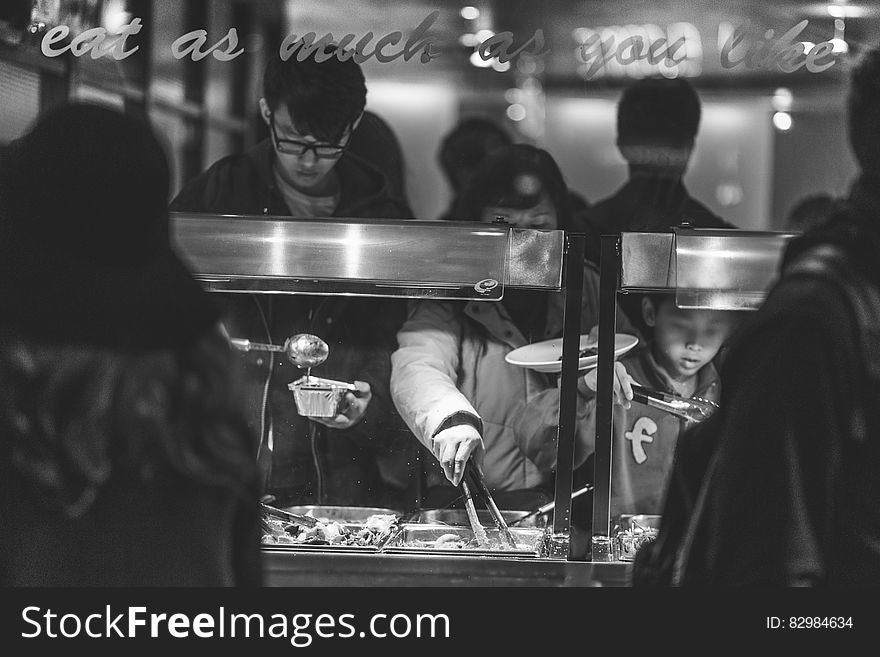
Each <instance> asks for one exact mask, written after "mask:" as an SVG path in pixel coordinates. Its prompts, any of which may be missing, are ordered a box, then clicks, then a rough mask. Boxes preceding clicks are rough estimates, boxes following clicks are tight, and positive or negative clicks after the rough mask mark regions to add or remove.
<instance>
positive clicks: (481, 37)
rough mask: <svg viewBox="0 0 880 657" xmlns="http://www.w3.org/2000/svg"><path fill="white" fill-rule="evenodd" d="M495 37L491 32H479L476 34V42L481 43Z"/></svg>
mask: <svg viewBox="0 0 880 657" xmlns="http://www.w3.org/2000/svg"><path fill="white" fill-rule="evenodd" d="M493 36H495V33H494V32H493V31H492V30H480V31H479V32H477V41H479V42H480V43H482V42H483V41H485V40H486V39H488V38H490V37H493Z"/></svg>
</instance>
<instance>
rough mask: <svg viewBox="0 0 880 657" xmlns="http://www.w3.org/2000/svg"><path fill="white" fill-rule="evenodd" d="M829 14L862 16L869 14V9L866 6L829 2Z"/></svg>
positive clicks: (846, 16) (835, 16)
mask: <svg viewBox="0 0 880 657" xmlns="http://www.w3.org/2000/svg"><path fill="white" fill-rule="evenodd" d="M828 15H829V16H831V17H832V18H862V17H863V16H866V15H868V10H867V9H866V8H865V7H855V6H849V5H844V4H835V3H829V4H828Z"/></svg>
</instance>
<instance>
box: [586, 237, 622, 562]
mask: <svg viewBox="0 0 880 657" xmlns="http://www.w3.org/2000/svg"><path fill="white" fill-rule="evenodd" d="M619 285H620V236H619V235H603V236H602V237H601V253H600V257H599V358H598V360H599V363H598V373H597V374H598V379H597V386H598V389H597V390H596V452H595V464H594V472H593V484H594V486H595V488H594V490H593V537H594V539H593V544H594V550H593V555H592V560H593V561H597V560H601V561H604V560H610V550H608V551H607V552H606V551H605V550H604V549H603V548H607V547H610V545H609V544H608V541H607V540H605V541H603V539H608V538H609V537H610V534H611V458H612V418H613V408H614V334H615V333H616V331H617V312H616V311H617V289H618V287H619ZM597 539H598V540H597Z"/></svg>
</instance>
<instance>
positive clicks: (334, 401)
mask: <svg viewBox="0 0 880 657" xmlns="http://www.w3.org/2000/svg"><path fill="white" fill-rule="evenodd" d="M287 388H288V390H290V392H292V393H293V399H294V401H295V402H296V410H297V412H298V413H299V414H300V415H302V416H303V417H336V416H337V415H338V414H339V411H340V407H341V405H342V400H343V399H345V393H346V392H348V391H352V392H354V391H355V390H356V388H355V387H354V385H352V384H351V383H344V382H343V381H333V380H332V379H322V378H319V377H316V376H304V377H302V378H301V379H297V380H296V381H294V382H293V383H289V384H287Z"/></svg>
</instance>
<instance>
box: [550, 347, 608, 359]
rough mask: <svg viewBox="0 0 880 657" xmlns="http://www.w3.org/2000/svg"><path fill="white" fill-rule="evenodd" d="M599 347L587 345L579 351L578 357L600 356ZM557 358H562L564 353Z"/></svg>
mask: <svg viewBox="0 0 880 657" xmlns="http://www.w3.org/2000/svg"><path fill="white" fill-rule="evenodd" d="M598 355H599V347H586V348H585V349H581V350H580V351H579V352H578V358H586V357H587V356H598ZM556 360H562V354H560V355H559V358H557V359H556Z"/></svg>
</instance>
